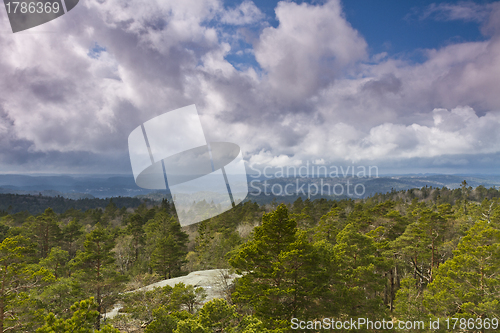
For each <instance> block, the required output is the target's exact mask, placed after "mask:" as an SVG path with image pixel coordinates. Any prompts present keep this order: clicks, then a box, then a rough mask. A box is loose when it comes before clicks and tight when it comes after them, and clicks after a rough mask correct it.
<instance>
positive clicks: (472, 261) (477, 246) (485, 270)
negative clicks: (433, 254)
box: [424, 221, 500, 319]
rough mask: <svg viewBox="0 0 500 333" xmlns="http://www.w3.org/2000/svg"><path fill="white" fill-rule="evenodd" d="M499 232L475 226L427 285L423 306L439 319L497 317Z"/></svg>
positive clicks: (499, 304)
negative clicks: (440, 317)
mask: <svg viewBox="0 0 500 333" xmlns="http://www.w3.org/2000/svg"><path fill="white" fill-rule="evenodd" d="M499 272H500V230H498V229H495V228H493V227H492V226H491V224H489V223H488V222H487V221H480V222H476V223H475V225H474V226H473V227H472V228H471V229H470V230H469V231H468V232H467V235H466V236H465V237H464V238H463V239H462V240H461V242H460V243H459V244H458V246H457V250H456V251H455V252H454V257H453V258H452V259H449V260H447V261H446V262H445V263H444V264H442V265H441V266H440V267H439V269H438V271H437V274H436V276H435V279H434V281H433V282H432V283H431V284H430V285H429V287H428V292H427V293H426V295H425V300H424V305H425V306H426V307H427V308H428V309H429V310H430V311H431V313H432V314H434V315H436V316H442V317H448V316H449V317H459V318H483V319H484V318H490V319H491V318H498V317H499V316H500V302H499V299H500V275H499Z"/></svg>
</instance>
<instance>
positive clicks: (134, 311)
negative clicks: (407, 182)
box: [0, 182, 500, 333]
mask: <svg viewBox="0 0 500 333" xmlns="http://www.w3.org/2000/svg"><path fill="white" fill-rule="evenodd" d="M499 197H500V193H499V191H498V190H496V189H493V188H492V189H486V188H484V187H482V186H479V187H477V188H475V189H473V188H471V187H469V186H468V185H467V184H466V183H465V182H464V183H463V184H462V187H461V188H460V189H455V190H449V189H446V188H432V187H424V188H421V189H412V190H407V191H392V192H390V193H386V194H376V195H374V196H372V197H370V198H367V199H362V200H361V199H360V200H352V199H343V200H339V201H333V200H326V199H319V200H303V199H301V198H299V199H297V200H296V201H295V202H294V203H293V204H280V203H278V202H276V201H273V202H272V203H271V204H269V205H258V204H256V203H253V202H250V201H249V202H244V203H243V204H240V205H238V206H236V207H235V208H234V209H232V210H230V211H228V212H225V213H223V214H221V215H218V216H216V217H213V218H211V219H210V220H206V221H203V222H201V223H199V224H196V225H191V226H188V227H184V228H181V227H180V225H179V223H178V220H177V217H176V216H177V215H176V211H175V208H174V206H173V205H172V204H171V203H169V202H168V201H166V200H163V201H162V202H158V203H155V202H151V201H148V202H142V203H141V204H140V205H138V206H133V207H127V206H122V207H118V205H117V204H116V203H115V199H113V200H112V201H108V203H107V205H106V206H105V208H103V209H101V208H93V209H86V210H77V209H75V208H70V209H68V210H66V211H64V212H61V213H60V214H58V213H56V212H55V211H54V210H53V209H52V208H47V209H46V210H45V211H44V212H43V213H40V214H36V215H31V214H29V213H27V212H26V210H24V212H18V213H9V212H7V211H5V212H4V213H3V216H2V217H1V219H0V241H1V243H0V283H1V288H0V332H44V333H49V332H82V333H84V332H115V333H116V332H146V333H160V332H161V333H168V332H176V333H184V332H234V333H236V332H245V333H251V332H289V331H293V330H292V329H291V320H292V318H298V319H300V320H303V321H321V322H323V320H324V319H325V318H332V319H335V320H342V321H345V320H349V319H352V318H369V319H371V320H382V319H384V320H386V321H392V322H393V323H397V322H399V321H402V322H407V321H410V322H415V321H424V322H426V323H428V322H429V320H437V319H438V318H439V319H441V323H443V321H444V320H445V319H446V318H453V317H455V318H459V319H460V318H464V319H465V320H469V319H470V318H472V319H474V320H476V319H478V318H479V319H480V320H481V321H482V322H484V321H485V320H489V322H490V323H491V322H492V320H494V319H495V320H498V319H499V318H500V303H499V299H500V275H499V274H500V199H499ZM213 268H221V269H231V270H233V271H235V272H236V273H238V274H240V275H241V278H238V279H236V280H235V283H234V284H232V285H228V286H227V290H226V291H227V293H226V295H225V297H223V298H220V299H214V300H211V301H209V302H204V297H205V295H204V291H203V289H202V288H195V287H193V286H186V285H183V284H178V285H176V286H175V287H164V288H158V289H155V290H152V291H147V292H146V291H144V292H136V293H125V292H126V291H129V290H135V289H137V288H140V287H142V286H144V285H147V284H150V283H152V282H156V281H160V280H162V279H165V278H171V277H176V276H181V275H184V274H187V273H189V272H192V271H196V270H203V269H213ZM118 302H120V304H122V305H123V309H122V310H121V315H119V316H117V317H115V318H113V319H107V318H104V316H103V314H104V313H106V312H108V311H110V310H111V308H112V307H113V305H114V304H116V303H118ZM455 330H456V331H467V332H487V331H491V332H493V331H497V329H493V328H492V326H491V325H490V327H488V328H487V329H485V328H477V327H474V328H470V327H469V328H465V329H462V330H460V327H459V326H457V327H456V329H455ZM295 331H297V330H295ZM299 331H304V330H300V329H299ZM307 331H311V332H313V331H321V330H320V329H319V328H318V327H316V329H308V330H307ZM338 331H342V330H338ZM351 331H352V330H351ZM354 331H356V332H375V331H380V330H377V329H371V328H366V327H358V328H357V329H356V330H354ZM386 331H390V330H386ZM392 331H398V329H396V328H395V329H394V330H392ZM401 331H403V330H401ZM404 331H405V332H430V331H431V329H430V328H429V327H425V328H420V329H410V330H404ZM432 331H433V332H448V331H451V330H450V329H447V328H446V327H445V326H444V325H442V326H441V328H440V329H438V330H436V329H433V330H432Z"/></svg>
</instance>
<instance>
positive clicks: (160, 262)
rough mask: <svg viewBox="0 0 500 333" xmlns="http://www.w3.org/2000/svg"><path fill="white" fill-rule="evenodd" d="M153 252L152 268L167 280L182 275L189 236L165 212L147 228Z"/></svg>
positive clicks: (156, 217) (159, 214) (150, 222)
mask: <svg viewBox="0 0 500 333" xmlns="http://www.w3.org/2000/svg"><path fill="white" fill-rule="evenodd" d="M146 230H147V234H148V242H149V247H150V248H151V249H152V250H151V260H150V266H151V267H152V268H153V269H154V270H155V271H156V272H158V273H159V274H160V275H162V276H163V277H164V278H165V279H166V278H171V277H173V276H175V275H177V274H179V273H180V271H181V267H182V265H183V264H184V263H185V262H186V255H187V241H188V238H189V237H188V235H187V234H186V233H185V232H183V231H182V229H181V225H180V224H179V222H178V221H177V220H176V219H174V218H173V217H171V216H169V215H167V214H166V213H165V212H159V213H157V214H156V216H155V217H154V219H153V220H150V221H149V222H148V224H147V226H146Z"/></svg>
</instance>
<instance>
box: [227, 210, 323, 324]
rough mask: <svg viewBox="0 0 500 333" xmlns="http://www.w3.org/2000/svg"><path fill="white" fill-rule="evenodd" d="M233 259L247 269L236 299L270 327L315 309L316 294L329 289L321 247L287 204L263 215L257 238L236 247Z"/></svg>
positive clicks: (238, 284) (242, 269) (240, 269)
mask: <svg viewBox="0 0 500 333" xmlns="http://www.w3.org/2000/svg"><path fill="white" fill-rule="evenodd" d="M229 263H230V264H231V266H233V267H234V268H235V269H236V271H237V273H239V274H243V276H242V277H241V278H239V279H238V280H237V282H236V290H235V292H234V293H233V299H234V301H236V302H241V303H243V304H248V305H250V306H251V307H253V309H254V311H255V314H256V315H257V317H259V318H262V319H263V321H264V322H265V324H266V325H267V326H268V327H269V328H273V329H278V328H279V329H286V327H289V323H290V320H291V318H292V317H300V316H303V317H305V316H306V315H307V314H310V313H314V311H315V303H314V301H313V299H315V297H317V296H318V295H319V294H320V293H321V292H322V291H324V289H322V286H324V283H325V282H326V281H325V279H324V276H322V275H321V274H322V273H323V271H322V270H321V269H320V267H319V261H318V260H317V254H316V251H315V250H314V247H313V246H312V245H311V244H310V243H309V242H308V241H307V237H306V234H305V232H303V231H299V230H298V228H297V224H296V222H295V220H293V219H290V218H289V217H288V210H287V207H286V206H285V205H284V204H281V205H279V206H278V207H277V208H276V210H275V211H273V212H270V213H268V214H264V215H263V217H262V225H261V226H259V227H256V228H255V229H254V236H253V239H251V240H250V241H248V242H247V243H245V244H243V245H242V246H240V247H239V248H238V249H236V250H235V251H234V252H232V253H231V254H230V259H229ZM321 277H323V278H321Z"/></svg>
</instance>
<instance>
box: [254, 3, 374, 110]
mask: <svg viewBox="0 0 500 333" xmlns="http://www.w3.org/2000/svg"><path fill="white" fill-rule="evenodd" d="M276 18H277V19H278V20H279V26H278V27H277V28H274V27H268V28H266V29H264V31H263V32H262V34H261V36H260V38H259V41H258V42H257V44H256V46H255V58H256V59H257V61H258V62H259V64H260V66H261V67H262V68H263V69H264V70H265V71H266V72H267V83H268V84H269V85H270V86H271V89H273V92H274V93H275V94H278V95H279V97H281V98H282V99H285V100H288V101H295V100H301V99H305V98H308V97H310V96H312V95H313V94H315V93H316V92H317V91H318V89H320V88H323V87H325V86H326V85H328V84H330V83H331V82H332V81H333V79H334V78H335V77H336V76H338V75H340V72H341V71H342V70H345V66H348V65H350V64H353V63H355V62H356V61H359V60H361V59H364V57H366V47H367V44H366V42H365V41H364V39H363V38H362V37H361V36H360V35H359V34H358V32H357V31H356V30H355V29H353V28H352V27H351V25H350V24H349V23H348V22H347V21H346V20H345V18H344V17H343V15H342V9H341V6H340V3H339V1H337V0H331V1H327V2H326V3H325V4H323V5H314V6H313V5H309V4H307V3H302V4H300V5H298V4H296V3H293V2H280V3H278V7H277V8H276Z"/></svg>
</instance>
